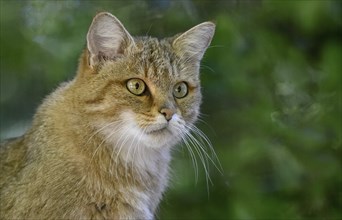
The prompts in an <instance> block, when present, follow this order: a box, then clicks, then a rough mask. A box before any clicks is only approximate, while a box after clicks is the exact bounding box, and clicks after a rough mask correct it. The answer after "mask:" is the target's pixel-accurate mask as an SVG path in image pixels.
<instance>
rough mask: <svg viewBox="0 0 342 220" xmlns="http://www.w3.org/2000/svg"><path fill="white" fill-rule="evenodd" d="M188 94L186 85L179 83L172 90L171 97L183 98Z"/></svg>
mask: <svg viewBox="0 0 342 220" xmlns="http://www.w3.org/2000/svg"><path fill="white" fill-rule="evenodd" d="M187 94H188V85H187V84H186V83H185V82H179V83H177V84H176V85H175V87H174V88H173V95H174V96H175V97H176V98H177V99H181V98H184V97H185V96H186V95H187Z"/></svg>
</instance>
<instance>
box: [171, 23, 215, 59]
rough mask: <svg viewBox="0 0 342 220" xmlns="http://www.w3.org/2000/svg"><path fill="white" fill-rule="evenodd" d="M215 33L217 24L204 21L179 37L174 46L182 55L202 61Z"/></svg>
mask: <svg viewBox="0 0 342 220" xmlns="http://www.w3.org/2000/svg"><path fill="white" fill-rule="evenodd" d="M214 33H215V24H214V23H212V22H203V23H201V24H199V25H197V26H195V27H193V28H191V29H190V30H188V31H186V32H185V33H183V34H181V35H180V36H179V37H177V38H176V39H175V40H174V41H173V43H172V46H173V48H174V49H175V51H176V53H177V54H178V55H179V56H180V57H185V58H190V59H195V60H197V61H200V60H201V59H202V57H203V55H204V52H205V51H206V49H207V48H208V46H209V45H210V42H211V39H212V38H213V36H214Z"/></svg>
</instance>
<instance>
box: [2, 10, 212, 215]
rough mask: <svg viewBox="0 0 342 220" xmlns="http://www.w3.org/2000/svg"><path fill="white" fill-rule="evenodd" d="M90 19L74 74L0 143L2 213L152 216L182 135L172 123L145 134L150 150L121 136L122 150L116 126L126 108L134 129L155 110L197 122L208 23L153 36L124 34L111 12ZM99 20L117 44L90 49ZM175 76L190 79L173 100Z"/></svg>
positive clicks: (142, 125)
mask: <svg viewBox="0 0 342 220" xmlns="http://www.w3.org/2000/svg"><path fill="white" fill-rule="evenodd" d="M95 19H97V20H98V21H95ZM95 19H94V21H93V23H94V24H93V26H94V27H95V26H96V25H97V23H96V22H98V25H99V26H98V27H99V29H96V28H97V26H96V28H94V27H91V28H90V30H94V31H98V33H97V32H96V34H97V35H96V34H95V35H94V36H95V37H94V38H92V35H91V32H89V33H90V34H88V47H87V49H85V50H84V52H83V53H82V55H81V58H80V63H79V68H78V71H77V75H76V77H75V78H74V79H73V80H72V81H70V82H67V83H63V84H61V86H60V87H59V88H58V89H57V90H56V91H54V92H53V93H52V94H51V95H49V96H48V97H47V98H45V100H44V102H43V103H42V104H41V106H40V107H39V108H38V110H37V113H36V114H35V116H34V120H33V123H32V126H31V128H30V129H29V130H28V131H27V132H26V133H25V134H24V135H23V136H21V137H18V138H15V139H11V140H7V141H5V142H3V143H2V144H1V147H0V165H1V166H0V173H1V177H0V202H1V207H0V211H1V212H0V216H1V219H128V218H129V219H132V218H133V219H152V218H154V213H155V211H156V208H157V206H158V204H159V202H160V199H161V197H162V193H163V192H164V190H165V188H166V186H167V182H168V169H169V161H170V148H171V147H172V146H173V145H175V144H176V143H177V142H178V141H179V140H181V137H180V136H182V135H183V134H182V132H181V131H180V132H178V133H176V132H174V131H171V129H170V132H169V131H167V132H166V131H160V132H163V133H161V134H152V133H153V132H154V131H151V134H150V133H148V132H147V134H144V135H146V136H149V135H150V136H151V137H152V139H153V138H155V140H154V139H153V140H154V141H153V142H151V144H150V145H151V147H149V146H147V145H148V144H143V140H144V138H145V136H144V135H142V134H141V136H143V137H135V136H127V137H124V136H123V138H122V139H124V140H125V141H121V142H120V143H121V144H122V145H124V146H123V147H122V149H121V148H119V146H118V145H117V144H115V143H117V142H115V141H117V139H120V138H121V137H119V138H118V137H117V136H116V133H119V132H120V129H121V127H120V126H123V128H122V129H124V128H125V126H126V125H125V124H126V123H128V122H126V121H125V120H126V119H125V117H123V116H122V114H125V113H127V114H130V117H131V116H132V115H133V116H134V117H133V116H132V118H134V122H135V123H136V124H137V127H140V128H149V126H150V125H151V124H153V123H155V121H156V117H157V116H160V115H161V112H160V111H161V110H160V109H162V108H164V109H168V110H170V112H172V114H175V115H177V117H178V118H179V123H180V124H182V123H184V124H187V125H191V124H192V123H194V122H195V120H196V118H197V116H198V114H199V105H200V102H201V94H200V84H199V83H200V81H199V73H198V72H199V61H200V59H201V58H202V56H203V53H204V51H205V49H206V48H207V46H208V45H209V43H210V40H211V37H212V35H213V31H214V24H212V23H210V22H205V23H202V24H201V25H199V26H197V27H195V28H194V29H193V30H195V32H196V31H197V29H203V30H202V32H201V34H197V35H196V34H195V35H194V34H192V33H191V31H190V33H188V32H187V33H185V34H183V35H177V36H175V37H172V38H167V39H162V40H158V39H156V38H151V37H135V38H130V35H129V34H128V32H127V33H126V32H125V29H124V28H123V26H122V25H121V23H120V22H119V21H118V20H117V19H116V18H115V17H114V16H112V15H110V14H109V13H100V14H98V15H97V16H96V17H95ZM101 19H103V20H101ZM113 22H114V23H113ZM106 25H113V28H114V29H115V30H118V31H119V32H120V31H121V32H120V34H121V35H122V36H123V37H122V39H121V38H120V39H119V40H118V39H114V40H115V41H118V42H117V45H116V46H115V44H112V45H114V46H113V47H116V48H114V49H115V50H114V49H113V48H109V49H111V50H110V51H111V52H110V53H108V51H106V49H107V48H105V50H103V51H101V50H99V51H98V52H97V53H95V52H93V51H96V50H97V49H96V48H97V46H98V45H100V46H101V45H102V46H103V45H105V44H104V43H103V42H102V41H101V42H100V40H99V39H97V38H96V37H97V36H100V35H101V34H102V32H106V31H105V30H102V29H101V28H107V26H106ZM101 31H102V32H101ZM203 31H204V32H203ZM197 32H198V31H197ZM121 35H120V36H121ZM187 35H189V37H188V36H187ZM200 35H201V36H200ZM202 35H203V36H202ZM205 35H207V36H205ZM103 36H104V35H103ZM101 37H102V36H101ZM101 39H102V38H101ZM176 39H177V40H176ZM102 40H103V39H102ZM176 41H178V42H176ZM201 43H202V46H201ZM192 44H194V45H192ZM94 45H95V46H94ZM106 45H107V44H106ZM196 45H200V47H199V48H193V47H196ZM93 48H95V49H93ZM192 49H193V51H192ZM113 51H114V52H113ZM131 78H139V79H142V80H143V81H144V82H145V83H146V86H147V88H148V89H147V91H146V93H144V94H143V95H141V96H136V95H133V94H132V93H130V92H129V91H128V90H127V88H126V82H127V80H128V79H131ZM180 81H184V82H186V83H187V85H188V87H189V91H188V95H187V96H186V97H185V98H182V99H175V98H174V97H173V96H172V90H173V86H174V85H175V83H177V82H180ZM172 120H176V119H172ZM172 120H171V121H172ZM171 121H170V122H165V123H171ZM111 124H112V125H113V127H111ZM106 126H107V127H108V129H107V128H106ZM183 128H184V127H183ZM167 129H168V128H167ZM105 130H107V131H109V132H113V134H111V135H108V134H107V133H105V132H102V131H105ZM129 132H131V131H130V130H129V129H127V133H129ZM157 132H159V131H157ZM120 134H121V133H120ZM139 138H140V139H139ZM112 139H113V140H112ZM114 139H115V140H114ZM126 139H127V140H126ZM164 139H165V140H166V141H165V140H164ZM132 140H133V141H132ZM140 140H141V141H140ZM129 141H131V142H129ZM126 142H127V143H130V144H125V143H126ZM144 143H145V142H144ZM146 143H147V142H146ZM159 143H160V145H162V146H159ZM128 145H131V146H128ZM132 146H133V147H132ZM131 147H132V150H131ZM132 155H133V156H132ZM131 157H132V158H131ZM139 158H142V159H139ZM136 161H140V162H136Z"/></svg>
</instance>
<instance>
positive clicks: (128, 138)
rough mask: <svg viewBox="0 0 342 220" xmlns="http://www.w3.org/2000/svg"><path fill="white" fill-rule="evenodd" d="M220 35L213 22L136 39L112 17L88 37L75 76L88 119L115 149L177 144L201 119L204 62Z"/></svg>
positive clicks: (103, 18)
mask: <svg viewBox="0 0 342 220" xmlns="http://www.w3.org/2000/svg"><path fill="white" fill-rule="evenodd" d="M214 31H215V25H214V24H213V23H211V22H204V23H201V24H199V25H197V26H195V27H193V28H191V29H190V30H188V31H186V32H185V33H183V34H178V35H176V36H174V37H170V38H165V39H161V40H159V39H157V38H152V37H132V36H131V35H130V34H129V32H128V31H127V30H126V29H125V27H124V26H123V25H122V24H121V22H120V21H119V20H118V19H117V18H116V17H114V16H113V15H111V14H110V13H105V12H104V13H99V14H97V15H96V16H95V18H94V19H93V22H92V24H91V26H90V28H89V31H88V34H87V49H86V51H85V52H84V53H83V56H82V57H81V62H80V66H79V70H78V75H77V77H76V84H78V85H79V86H78V88H79V92H78V94H79V95H78V96H79V97H78V98H79V99H80V100H82V102H81V103H82V105H83V106H82V108H83V112H84V114H87V115H88V117H87V118H91V120H92V123H93V125H94V126H95V127H96V129H97V130H98V131H99V133H102V134H103V135H104V137H105V139H106V141H110V142H114V145H116V146H119V145H125V144H128V143H131V145H132V144H134V143H139V144H140V145H141V144H142V145H144V146H146V147H151V148H160V147H164V146H171V145H174V144H175V143H176V142H177V141H179V140H181V138H182V136H183V135H184V134H185V132H189V130H190V129H191V126H192V125H193V123H194V122H195V121H196V119H197V117H198V115H199V107H200V103H201V91H200V80H199V67H200V60H201V59H202V57H203V54H204V52H205V50H206V49H207V47H208V46H209V44H210V42H211V39H212V37H213V34H214Z"/></svg>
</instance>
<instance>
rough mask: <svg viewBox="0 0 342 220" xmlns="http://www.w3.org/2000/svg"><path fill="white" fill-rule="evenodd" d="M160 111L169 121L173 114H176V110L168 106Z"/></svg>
mask: <svg viewBox="0 0 342 220" xmlns="http://www.w3.org/2000/svg"><path fill="white" fill-rule="evenodd" d="M159 112H160V113H161V114H162V115H164V117H165V119H166V120H167V121H170V120H171V118H172V116H173V115H174V114H175V111H173V110H171V109H168V108H162V109H161V110H160V111H159Z"/></svg>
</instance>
